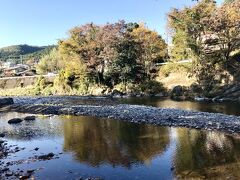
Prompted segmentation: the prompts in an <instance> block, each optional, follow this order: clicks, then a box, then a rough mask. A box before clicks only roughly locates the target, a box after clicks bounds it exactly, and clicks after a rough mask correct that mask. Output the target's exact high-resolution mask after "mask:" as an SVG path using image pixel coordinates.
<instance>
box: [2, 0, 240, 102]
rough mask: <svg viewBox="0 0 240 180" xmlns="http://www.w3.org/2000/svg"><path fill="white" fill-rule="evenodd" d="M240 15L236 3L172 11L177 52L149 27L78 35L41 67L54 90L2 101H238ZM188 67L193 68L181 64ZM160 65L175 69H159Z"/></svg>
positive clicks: (205, 1) (91, 28) (90, 29)
mask: <svg viewBox="0 0 240 180" xmlns="http://www.w3.org/2000/svg"><path fill="white" fill-rule="evenodd" d="M239 8H240V2H239V1H238V0H233V1H225V2H224V3H223V4H222V5H221V6H217V5H216V2H215V1H213V0H201V1H199V2H196V4H195V5H194V6H192V7H185V8H183V9H172V10H171V12H169V14H168V30H169V34H170V35H171V37H172V45H171V46H170V45H169V46H168V45H167V43H166V42H165V41H164V39H163V38H162V37H161V36H160V35H159V34H158V33H157V32H155V31H152V30H150V29H148V28H147V27H146V26H145V25H144V24H143V23H140V24H139V23H126V22H125V21H123V20H122V21H119V22H117V23H113V24H110V23H108V24H106V25H101V26H100V25H96V24H93V23H90V24H86V25H83V26H79V27H75V28H73V29H71V30H70V31H69V36H68V38H66V39H62V40H59V42H58V45H57V46H56V47H55V48H54V49H53V50H52V51H51V52H50V53H48V54H46V55H44V56H43V57H42V58H41V60H40V62H39V63H38V65H37V67H36V69H37V72H38V73H39V74H46V73H52V72H54V73H57V74H58V76H57V78H56V79H55V81H54V83H49V82H47V81H46V80H45V79H44V78H40V79H39V80H38V81H37V82H36V83H35V85H34V86H32V87H27V88H24V89H23V88H18V89H17V91H16V90H15V89H14V90H7V91H6V90H2V91H1V95H51V94H52V95H55V94H60V95H61V94H68V95H73V94H76V95H86V94H92V95H104V94H110V93H114V92H118V93H119V94H124V93H126V94H130V95H136V94H140V95H141V94H142V95H156V94H158V95H161V96H162V95H167V94H168V95H171V96H180V97H183V98H182V99H185V98H186V97H187V98H194V97H196V96H200V97H207V98H216V97H218V98H219V99H224V97H227V98H226V99H227V100H234V101H239V98H238V97H239V94H240V87H239V85H238V84H239V81H240V79H239V77H240V76H239V73H240V71H239V67H240V63H239V62H240V21H239V19H240V14H239ZM185 59H189V60H191V61H189V63H186V64H180V63H178V61H180V60H185ZM161 62H169V64H167V65H164V66H162V67H159V66H157V63H161ZM177 85H180V86H177ZM174 86H177V87H175V88H174V89H175V90H174V91H173V92H171V93H170V94H169V93H167V92H169V89H172V88H173V87H174ZM183 86H186V87H183ZM221 95H223V96H221ZM180 99H181V98H180Z"/></svg>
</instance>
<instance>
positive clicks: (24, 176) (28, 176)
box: [19, 174, 31, 179]
mask: <svg viewBox="0 0 240 180" xmlns="http://www.w3.org/2000/svg"><path fill="white" fill-rule="evenodd" d="M30 177H31V174H26V175H22V176H19V179H29V178H30Z"/></svg>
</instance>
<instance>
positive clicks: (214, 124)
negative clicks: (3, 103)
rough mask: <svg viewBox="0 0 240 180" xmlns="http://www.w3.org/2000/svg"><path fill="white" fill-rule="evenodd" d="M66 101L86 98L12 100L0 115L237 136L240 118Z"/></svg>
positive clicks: (103, 101)
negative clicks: (91, 118) (86, 119)
mask: <svg viewBox="0 0 240 180" xmlns="http://www.w3.org/2000/svg"><path fill="white" fill-rule="evenodd" d="M68 98H72V100H76V102H78V101H79V98H86V97H49V98H48V97H45V98H15V99H14V102H15V104H14V105H10V106H7V107H5V108H1V111H16V112H23V113H29V112H30V113H35V114H54V115H75V116H96V117H107V118H110V119H117V120H123V121H130V122H133V123H147V124H154V125H160V126H173V127H186V128H195V129H205V130H219V131H224V132H228V133H240V117H238V116H230V115H224V114H219V113H207V112H197V111H186V110H179V109H167V108H156V107H149V106H139V105H123V104H117V103H116V102H115V101H114V100H111V99H107V98H92V99H91V100H92V101H94V102H95V103H93V104H86V105H84V104H81V103H80V104H78V105H72V104H71V105H70V104H68V103H67V102H66V103H65V100H66V99H68ZM86 101H87V98H86Z"/></svg>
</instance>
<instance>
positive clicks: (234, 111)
mask: <svg viewBox="0 0 240 180" xmlns="http://www.w3.org/2000/svg"><path fill="white" fill-rule="evenodd" d="M118 101H119V103H126V104H138V105H147V106H155V107H160V108H176V109H184V110H196V111H203V112H213V113H223V114H228V115H236V116H240V103H236V102H223V103H216V102H204V101H202V102H198V101H173V100H171V99H168V98H167V99H166V98H156V97H152V98H150V97H146V98H144V97H143V98H123V99H118Z"/></svg>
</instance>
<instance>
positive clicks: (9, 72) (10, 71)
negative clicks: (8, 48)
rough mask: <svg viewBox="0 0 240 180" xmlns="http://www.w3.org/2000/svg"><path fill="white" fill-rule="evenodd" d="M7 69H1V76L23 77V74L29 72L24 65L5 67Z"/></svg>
mask: <svg viewBox="0 0 240 180" xmlns="http://www.w3.org/2000/svg"><path fill="white" fill-rule="evenodd" d="M5 67H7V68H3V74H4V75H5V76H20V75H24V73H25V72H27V71H29V69H30V67H29V66H28V65H25V64H17V65H15V66H13V67H11V65H9V66H5Z"/></svg>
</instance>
